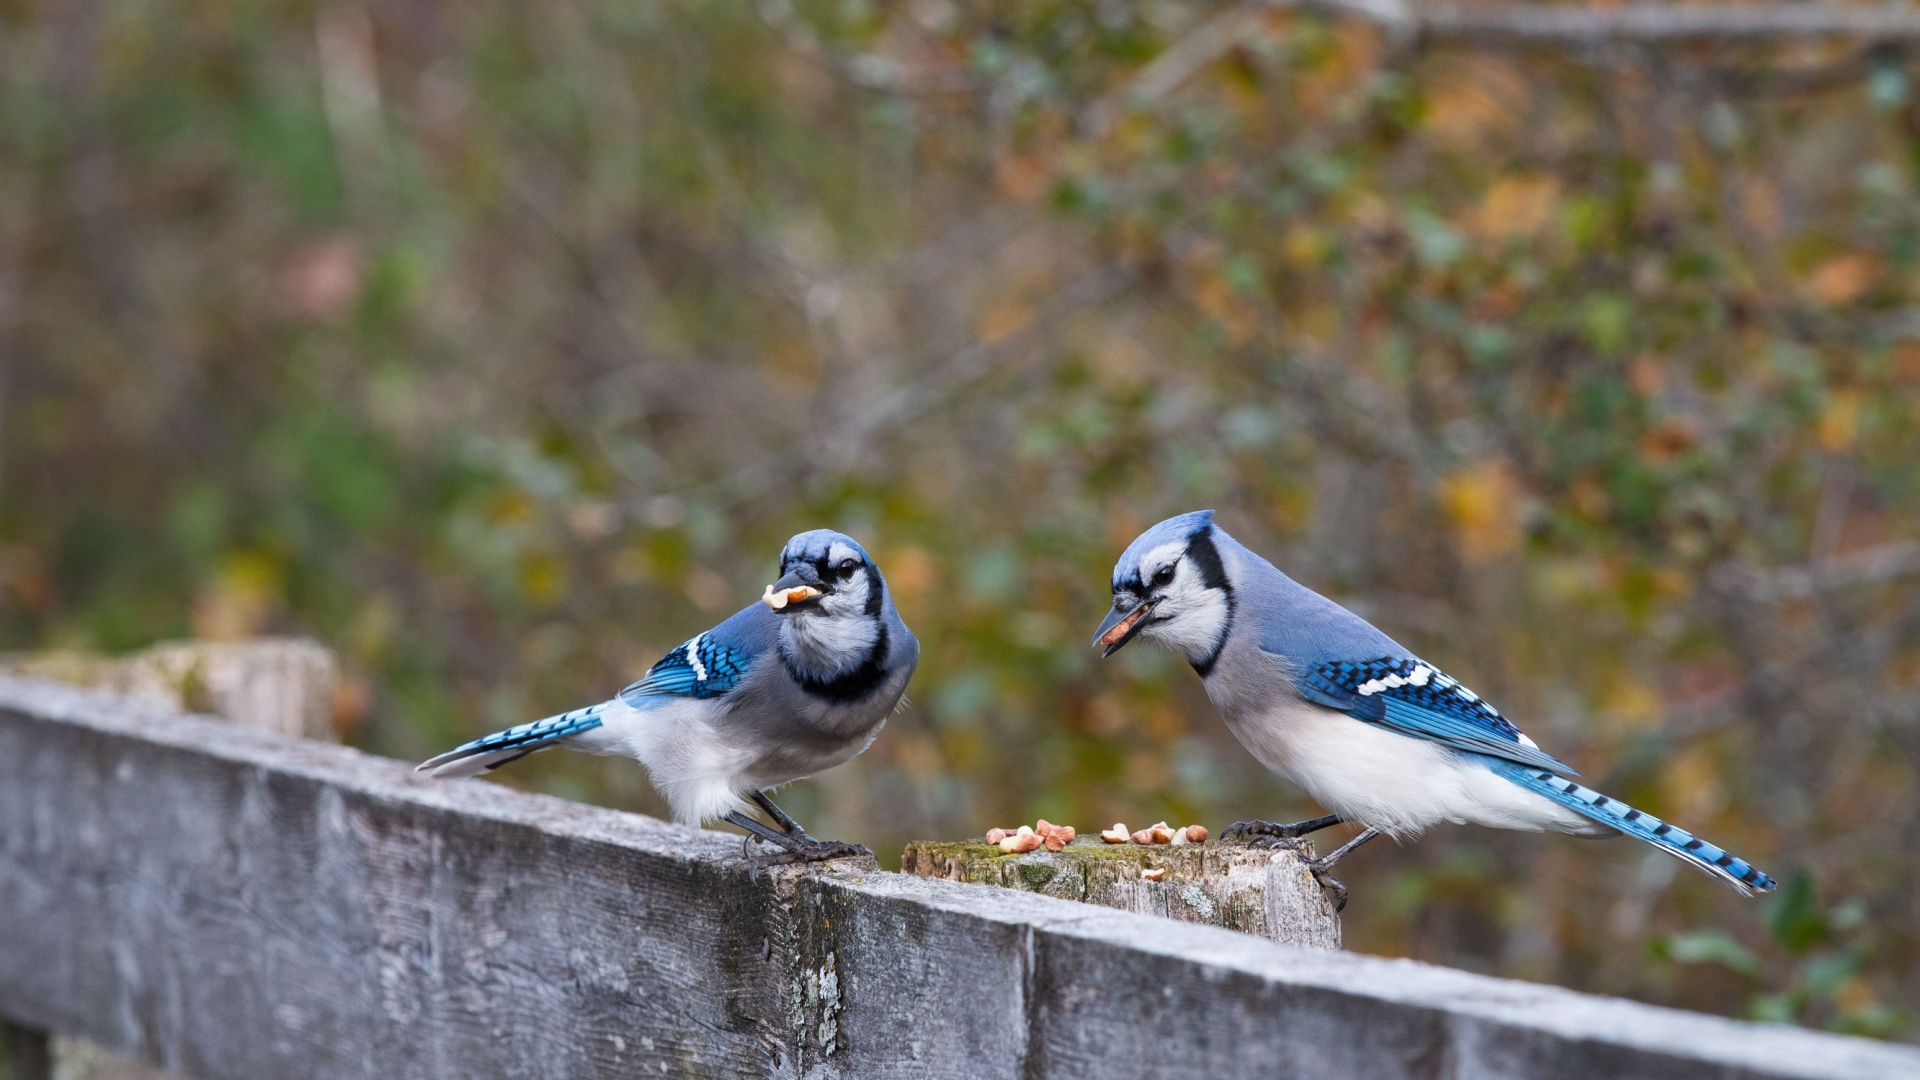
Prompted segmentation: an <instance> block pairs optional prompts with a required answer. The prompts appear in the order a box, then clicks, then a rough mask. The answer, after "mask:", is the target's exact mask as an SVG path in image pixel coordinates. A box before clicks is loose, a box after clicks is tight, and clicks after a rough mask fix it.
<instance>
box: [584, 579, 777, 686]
mask: <svg viewBox="0 0 1920 1080" xmlns="http://www.w3.org/2000/svg"><path fill="white" fill-rule="evenodd" d="M778 617H779V616H776V615H774V614H773V613H772V612H771V611H768V610H767V608H766V607H765V606H764V605H762V604H754V605H753V606H752V607H749V608H746V609H745V610H743V611H741V612H740V613H739V614H737V615H735V616H733V617H732V618H730V619H728V620H727V621H726V622H723V623H721V624H720V625H719V626H716V627H714V628H713V629H711V630H709V631H707V632H706V633H704V634H698V635H696V636H695V637H693V639H692V640H690V641H687V642H686V643H684V644H682V645H680V646H679V647H677V648H675V649H674V650H673V651H672V652H669V653H668V654H667V655H665V656H663V657H661V658H660V662H659V663H657V664H655V665H653V667H652V668H651V669H649V670H648V671H647V673H646V675H645V676H643V677H642V678H641V679H640V680H639V681H637V682H635V683H634V684H633V685H631V686H629V687H627V688H626V689H625V690H622V691H620V700H621V701H624V702H626V703H627V704H628V705H631V706H633V707H634V708H636V709H644V708H647V707H649V706H651V705H656V704H659V703H660V702H661V701H662V700H666V699H671V698H700V699H707V698H717V697H724V696H725V695H727V694H729V693H732V692H733V690H734V689H735V688H736V687H738V686H739V685H740V682H741V680H743V679H744V678H746V674H747V669H748V668H749V667H751V666H752V665H753V662H754V661H755V660H757V659H758V658H759V657H760V656H761V655H763V654H764V653H766V652H767V651H768V650H769V649H770V648H772V646H773V640H774V635H775V633H776V632H777V631H776V628H775V624H774V623H773V622H772V620H774V619H777V618H778Z"/></svg>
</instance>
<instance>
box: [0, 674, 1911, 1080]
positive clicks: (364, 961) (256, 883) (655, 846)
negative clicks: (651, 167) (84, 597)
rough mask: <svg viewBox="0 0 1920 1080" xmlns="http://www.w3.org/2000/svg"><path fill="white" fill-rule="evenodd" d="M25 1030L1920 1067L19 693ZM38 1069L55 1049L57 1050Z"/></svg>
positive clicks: (461, 1043)
mask: <svg viewBox="0 0 1920 1080" xmlns="http://www.w3.org/2000/svg"><path fill="white" fill-rule="evenodd" d="M0 1017H3V1018H5V1019H6V1020H8V1021H11V1023H12V1024H13V1025H14V1026H15V1038H14V1040H13V1041H14V1042H15V1043H16V1044H25V1048H24V1050H20V1049H19V1047H18V1046H17V1047H16V1049H17V1050H18V1051H19V1052H18V1054H17V1056H18V1057H20V1058H31V1057H33V1056H34V1050H33V1047H32V1045H31V1044H32V1042H33V1039H32V1037H30V1036H29V1037H24V1038H23V1037H21V1036H20V1034H19V1033H20V1032H21V1031H26V1032H57V1033H62V1034H68V1035H75V1036H83V1037H85V1038H88V1039H92V1040H94V1041H96V1042H99V1043H101V1044H103V1045H106V1046H108V1047H112V1048H116V1049H119V1050H122V1051H125V1052H127V1053H129V1054H131V1055H133V1056H136V1057H139V1058H142V1059H145V1060H147V1061H151V1062H154V1063H157V1064H161V1065H164V1066H166V1067H168V1068H170V1069H173V1070H175V1071H177V1072H179V1073H181V1074H183V1075H185V1076H190V1077H198V1078H201V1080H265V1078H275V1080H281V1078H286V1080H293V1078H302V1077H313V1078H340V1080H349V1078H352V1080H359V1078H365V1080H376V1078H377V1080H408V1078H416V1077H418V1078H424V1077H436V1078H442V1077H444V1078H453V1077H459V1078H468V1077H476V1078H479V1077H567V1078H581V1080H586V1078H594V1077H632V1076H649V1075H671V1076H711V1077H722V1076H790V1077H808V1078H824V1077H874V1076H898V1077H969V1078H971V1077H1003V1076H1004V1077H1026V1078H1037V1077H1072V1078H1074V1080H1086V1078H1091V1077H1133V1076H1138V1077H1204V1078H1206V1080H1227V1078H1232V1077H1242V1076H1246V1077H1252V1076H1261V1077H1298V1078H1303V1080H1308V1078H1310V1080H1320V1078H1328V1080H1331V1078H1336V1077H1337V1078H1341V1080H1346V1078H1398V1077H1407V1078H1415V1077H1419V1078H1443V1077H1444V1078H1455V1077H1556V1078H1584V1077H1596V1078H1598V1077H1607V1078H1632V1077H1688V1078H1694V1077H1714V1078H1734V1077H1742V1078H1745V1077H1828V1078H1835V1080H1839V1078H1846V1080H1858V1078H1866V1077H1892V1076H1915V1077H1920V1051H1915V1050H1913V1049H1910V1048H1903V1047H1894V1046H1887V1045H1881V1044H1875V1043H1870V1042H1866V1041H1863V1040H1856V1039H1847V1038H1840V1037H1835V1036H1827V1035H1820V1034H1815V1033H1810V1032H1804V1031H1797V1030H1792V1029H1786V1028H1777V1027H1764V1026H1755V1025H1748V1024H1741V1023H1736V1022H1733V1021H1727V1020H1721V1019H1716V1018H1712V1017H1705V1016H1696V1015H1691V1014H1687V1013H1681V1012H1675V1011H1672V1010H1668V1009H1659V1008H1653V1007H1650V1006H1644V1005H1639V1004H1635V1003H1631V1002H1626V1001H1617V1000H1609V999H1604V998H1595V997H1589V996H1585V995H1581V994H1575V993H1572V992H1569V991H1563V990H1558V989H1553V988H1550V987H1542V986H1534V985H1529V984H1525V983H1517V982H1510V981H1505V980H1500V979H1490V978H1485V977H1481V976H1475V975H1469V974H1465V973H1462V972H1457V971H1449V970H1446V969H1442V968H1435V967H1430V966H1426V965H1422V964H1416V963H1411V962H1407V961H1394V960H1381V959H1374V958H1369V957H1363V956H1354V955H1350V954H1344V953H1331V952H1324V951H1313V950H1306V949H1295V948H1288V947H1285V946H1281V945H1277V944H1274V943H1271V942H1267V941H1263V940H1260V939H1258V938H1254V937H1251V936H1247V935H1243V934H1236V933H1232V932H1229V931H1225V930H1218V929H1214V928H1210V927H1203V926H1194V925H1189V924H1183V923H1176V922H1172V921H1168V920H1163V919H1155V918H1151V917H1147V916H1142V915H1134V914H1129V913H1125V912H1118V911H1111V910H1107V909H1103V908H1096V907H1090V906H1087V905H1082V904H1075V903H1071V902H1068V901H1063V900H1056V899H1053V898H1050V897H1045V896H1038V895H1033V894H1028V893H1021V892H1015V891H1011V890H1004V889H995V888H988V887H983V886H975V885H963V884H957V883H954V882H948V881H941V880H933V879H925V878H912V877H906V876H902V875H898V874H888V873H881V872H878V871H861V870H850V869H845V868H842V869H838V870H834V869H827V870H793V869H785V870H780V871H777V872H772V873H763V874H761V875H759V876H758V878H757V879H756V878H753V877H750V876H749V874H748V872H747V869H746V867H745V865H744V864H743V863H742V862H741V860H740V843H739V841H738V839H737V838H733V837H729V836H723V835H720V834H715V833H708V832H701V831H697V830H692V829H685V828H680V827H676V826H673V825H669V824H665V823H663V822H658V821H654V820H652V819H649V818H645V817H639V816H636V815H632V814H623V813H616V812H612V811H606V810H598V809H594V808H591V807H586V806H579V805H575V804H571V803H567V802H563V801H560V800H557V799H551V798H545V797H541V796H534V795H525V794H520V793H516V792H512V791H509V790H506V789H504V788H501V787H498V786H495V785H489V784H480V783H459V784H448V783H436V782H432V781H427V780H424V779H421V778H419V777H418V776H416V775H415V774H413V773H411V772H410V771H409V770H408V769H407V768H406V767H405V766H404V765H401V764H400V763H397V762H391V761H385V760H381V759H378V758H373V757H369V756H367V755H364V754H360V753H357V752H355V751H353V750H349V749H344V748H341V747H337V746H331V745H326V744H323V743H317V742H308V741H302V740H298V739H292V738H287V737H284V736H278V735H273V734H270V733H264V732H257V731H250V730H246V729H242V728H236V727H234V726H231V725H227V724H222V723H218V722H215V721H212V720H209V719H206V718H201V717H193V716H182V715H177V714H173V713H170V712H167V711H165V710H161V709H156V708H153V707H151V706H143V705H139V704H135V703H131V702H127V701H124V700H120V699H115V698H110V697H104V696H100V695H97V694H93V693H89V692H86V691H81V690H76V689H71V688H68V687H63V686H60V685H56V684H53V683H45V682H35V681H31V680H24V679H0ZM29 1064H31V1063H29Z"/></svg>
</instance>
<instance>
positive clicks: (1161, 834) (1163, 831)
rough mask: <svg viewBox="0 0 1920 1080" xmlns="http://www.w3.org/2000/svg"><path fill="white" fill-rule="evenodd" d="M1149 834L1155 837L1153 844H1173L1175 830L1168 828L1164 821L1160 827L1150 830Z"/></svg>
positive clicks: (1156, 826)
mask: <svg viewBox="0 0 1920 1080" xmlns="http://www.w3.org/2000/svg"><path fill="white" fill-rule="evenodd" d="M1147 833H1148V835H1150V836H1152V837H1153V842H1154V843H1156V844H1171V843H1173V830H1172V829H1171V828H1169V827H1168V826H1167V823H1166V822H1164V821H1163V822H1161V823H1160V824H1158V825H1155V826H1154V827H1153V828H1151V829H1148V830H1147Z"/></svg>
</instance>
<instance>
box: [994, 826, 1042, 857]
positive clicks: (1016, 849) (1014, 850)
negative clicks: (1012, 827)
mask: <svg viewBox="0 0 1920 1080" xmlns="http://www.w3.org/2000/svg"><path fill="white" fill-rule="evenodd" d="M1043 842H1044V841H1042V840H1041V839H1040V836H1039V834H1038V833H1035V832H1032V831H1031V830H1029V831H1027V832H1018V833H1014V834H1013V835H1012V836H1007V837H1003V838H1001V840H1000V850H1001V851H1004V852H1006V853H1007V854H1009V855H1018V854H1020V853H1021V852H1026V851H1032V850H1033V849H1034V848H1037V847H1039V846H1040V845H1041V844H1042V843H1043Z"/></svg>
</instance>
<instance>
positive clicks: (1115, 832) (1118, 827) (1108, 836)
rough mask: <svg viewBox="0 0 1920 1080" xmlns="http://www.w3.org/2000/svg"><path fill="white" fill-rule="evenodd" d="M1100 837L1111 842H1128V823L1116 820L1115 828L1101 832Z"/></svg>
mask: <svg viewBox="0 0 1920 1080" xmlns="http://www.w3.org/2000/svg"><path fill="white" fill-rule="evenodd" d="M1100 839H1102V840H1105V841H1106V842H1107V843H1109V844H1124V843H1126V842H1127V826H1126V824H1125V823H1124V822H1119V821H1116V822H1114V823H1113V828H1111V829H1108V830H1107V831H1105V832H1103V833H1101V834H1100Z"/></svg>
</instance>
